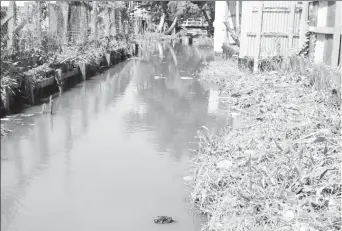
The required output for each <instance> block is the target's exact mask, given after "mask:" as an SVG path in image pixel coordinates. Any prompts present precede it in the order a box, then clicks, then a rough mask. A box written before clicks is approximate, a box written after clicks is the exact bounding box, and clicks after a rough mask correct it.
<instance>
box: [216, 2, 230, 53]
mask: <svg viewBox="0 0 342 231" xmlns="http://www.w3.org/2000/svg"><path fill="white" fill-rule="evenodd" d="M226 12H227V3H226V1H216V2H215V21H214V29H215V30H214V52H218V53H222V44H223V43H224V42H225V41H226V37H227V35H226V28H225V26H224V24H223V22H224V21H225V18H226Z"/></svg>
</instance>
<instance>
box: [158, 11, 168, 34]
mask: <svg viewBox="0 0 342 231" xmlns="http://www.w3.org/2000/svg"><path fill="white" fill-rule="evenodd" d="M165 16H166V14H165V13H163V15H162V16H161V18H160V23H159V25H158V29H157V32H162V30H163V26H164V22H165Z"/></svg>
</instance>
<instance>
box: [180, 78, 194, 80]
mask: <svg viewBox="0 0 342 231" xmlns="http://www.w3.org/2000/svg"><path fill="white" fill-rule="evenodd" d="M181 79H183V80H190V79H194V78H193V77H181Z"/></svg>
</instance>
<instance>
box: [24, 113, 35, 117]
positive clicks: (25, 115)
mask: <svg viewBox="0 0 342 231" xmlns="http://www.w3.org/2000/svg"><path fill="white" fill-rule="evenodd" d="M21 116H24V117H29V116H33V114H21Z"/></svg>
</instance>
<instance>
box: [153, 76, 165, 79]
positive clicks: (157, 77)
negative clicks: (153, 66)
mask: <svg viewBox="0 0 342 231" xmlns="http://www.w3.org/2000/svg"><path fill="white" fill-rule="evenodd" d="M165 78H166V77H164V76H154V79H165Z"/></svg>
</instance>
